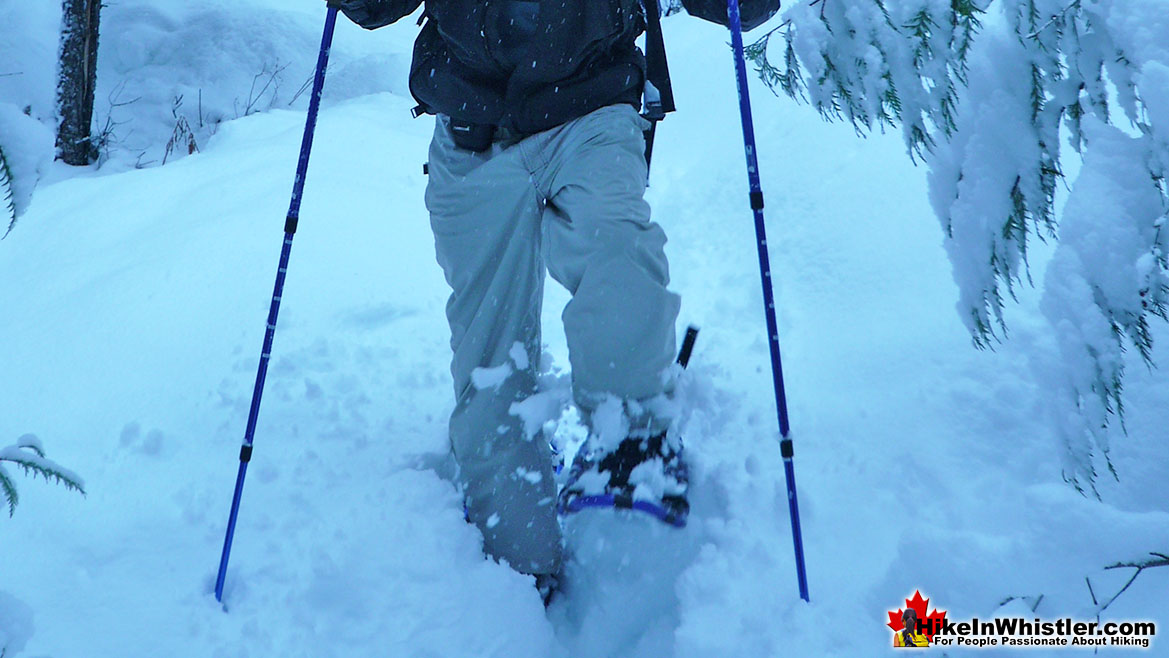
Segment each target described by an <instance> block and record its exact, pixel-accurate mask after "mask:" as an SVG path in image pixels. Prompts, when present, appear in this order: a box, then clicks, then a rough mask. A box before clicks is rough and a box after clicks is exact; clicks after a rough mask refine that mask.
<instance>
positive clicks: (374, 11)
mask: <svg viewBox="0 0 1169 658" xmlns="http://www.w3.org/2000/svg"><path fill="white" fill-rule="evenodd" d="M338 4H339V5H340V6H341V11H342V12H344V13H345V15H346V16H347V17H348V18H349V20H351V21H353V22H354V23H357V24H358V25H360V26H361V27H364V28H365V29H367V30H375V29H377V28H379V27H384V26H386V25H389V24H390V23H393V22H394V21H396V20H398V19H399V18H402V17H403V16H409V15H410V14H412V13H414V10H415V9H417V8H418V5H420V4H422V0H340V2H338Z"/></svg>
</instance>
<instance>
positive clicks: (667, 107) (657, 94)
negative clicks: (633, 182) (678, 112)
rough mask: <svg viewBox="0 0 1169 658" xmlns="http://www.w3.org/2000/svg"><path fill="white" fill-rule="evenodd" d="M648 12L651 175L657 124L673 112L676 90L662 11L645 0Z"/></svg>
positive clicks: (647, 103)
mask: <svg viewBox="0 0 1169 658" xmlns="http://www.w3.org/2000/svg"><path fill="white" fill-rule="evenodd" d="M644 1H645V4H644V5H643V7H642V8H643V9H644V11H645V78H646V90H645V110H644V111H643V112H642V116H643V117H645V118H646V119H647V120H648V121H649V130H646V131H645V164H646V170H647V175H648V170H649V164H650V162H651V161H652V159H653V149H654V135H655V134H656V133H657V127H658V121H661V120H662V119H664V118H666V114H667V113H669V112H673V111H674V110H675V109H676V108H675V107H674V89H673V87H672V86H671V84H670V65H669V64H668V63H667V62H666V42H665V40H664V39H663V38H662V10H661V7H659V6H658V0H644Z"/></svg>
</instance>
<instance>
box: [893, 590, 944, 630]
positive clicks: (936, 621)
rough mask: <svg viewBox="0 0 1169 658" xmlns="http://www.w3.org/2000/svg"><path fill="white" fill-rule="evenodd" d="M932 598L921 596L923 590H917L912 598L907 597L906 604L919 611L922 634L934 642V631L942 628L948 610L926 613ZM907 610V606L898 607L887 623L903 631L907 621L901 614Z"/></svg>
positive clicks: (935, 610)
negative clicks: (902, 618) (903, 619)
mask: <svg viewBox="0 0 1169 658" xmlns="http://www.w3.org/2000/svg"><path fill="white" fill-rule="evenodd" d="M929 604H930V600H929V599H923V598H922V597H921V591H920V590H918V591H915V592H914V593H913V598H912V599H905V605H906V607H908V608H912V609H913V611H914V612H916V613H917V618H918V620H919V621H920V622H921V624H920V626H919V627H920V628H921V633H922V635H925V636H926V638H927V639H928V640H929V641H930V642H933V640H934V633H935V632H936V631H938V630H939V629H941V627H942V624H944V623H945V622H946V611H945V610H937V609H934V611H933V612H931V613H929V614H928V615H927V614H926V609H927V608H928V607H929ZM904 612H905V608H898V609H897V612H890V613H889V623H888V624H886V625H887V626H888V627H889V628H892V629H893V631H894V632H895V633H899V632H901V631H902V630H903V629H904V628H905V622H904V621H902V620H901V615H902V614H903V613H904Z"/></svg>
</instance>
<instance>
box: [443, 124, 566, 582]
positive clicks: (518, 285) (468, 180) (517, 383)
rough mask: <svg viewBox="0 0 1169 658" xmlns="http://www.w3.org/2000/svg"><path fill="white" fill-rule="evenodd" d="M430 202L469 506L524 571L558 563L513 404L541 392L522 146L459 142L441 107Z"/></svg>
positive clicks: (543, 468) (456, 448) (529, 193)
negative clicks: (484, 382)
mask: <svg viewBox="0 0 1169 658" xmlns="http://www.w3.org/2000/svg"><path fill="white" fill-rule="evenodd" d="M426 206H427V209H428V210H429V211H430V221H431V227H432V228H433V230H434V240H435V252H436V255H437V258H438V262H439V264H440V265H441V266H442V269H443V272H444V273H445V275H446V280H447V283H449V284H450V286H451V290H452V292H451V296H450V299H449V300H448V302H447V319H448V321H449V323H450V328H451V349H452V351H453V352H454V356H453V359H452V362H451V374H452V376H453V378H454V385H455V399H456V404H455V409H454V412H453V413H452V414H451V420H450V435H451V447H452V451H453V453H454V456H455V461H456V463H457V464H458V468H459V474H458V479H459V482H460V484H461V485H462V487H463V490H464V495H465V496H466V503H467V513H468V516H469V518H470V520H471V521H472V522H473V523H475V525H477V526H478V527H479V529H480V530H481V531H482V532H483V538H484V547H485V549H486V551H487V553H488V554H490V555H492V556H494V557H496V558H500V559H504V560H506V561H507V562H508V563H510V564H511V565H512V567H514V568H515V569H517V570H519V571H522V572H525V573H552V572H555V571H556V570H557V569H559V565H560V559H561V543H560V529H559V525H558V523H557V519H556V511H555V504H554V500H555V496H556V484H555V481H554V480H553V475H552V470H551V459H550V455H549V454H548V450H547V446H545V445H543V442H541V441H538V440H528V439H525V438H524V435H523V431H522V427H521V425H520V423H519V421H518V419H517V418H516V417H515V416H512V415H510V414H509V413H508V409H509V407H510V406H511V404H512V403H513V402H515V401H517V400H520V399H523V398H525V397H527V396H529V395H531V394H532V392H533V391H534V387H535V377H534V368H535V367H536V366H537V365H538V363H539V353H540V327H539V322H540V303H541V300H542V296H543V280H544V266H543V263H542V261H541V255H540V213H541V209H542V199H541V195H540V194H539V193H538V192H537V191H536V189H535V187H534V186H533V184H532V181H531V176H530V174H529V171H528V170H527V169H526V168H525V166H524V163H523V159H522V158H521V157H519V154H518V152H517V149H516V148H515V147H512V148H509V149H503V148H501V147H499V146H498V145H497V146H495V147H493V149H492V150H491V151H487V152H484V153H473V152H470V151H466V150H462V149H458V148H456V147H455V146H454V143H453V141H452V139H451V135H450V130H449V127H448V124H447V122H446V120H445V118H443V117H439V119H438V121H437V124H436V129H435V134H434V139H433V141H432V143H431V147H430V179H429V183H428V185H427V189H426ZM517 345H518V346H519V347H518V348H517V347H516V346H517ZM517 355H518V356H519V358H518V359H517V358H516V356H517ZM517 361H518V362H519V363H518V366H517ZM525 362H526V363H525ZM504 364H511V366H512V367H513V368H514V370H515V372H514V373H513V374H512V375H511V376H509V377H507V378H506V379H505V380H504V381H502V383H499V385H498V386H490V387H487V388H484V389H482V390H480V389H477V388H476V387H475V385H474V383H473V382H472V372H473V371H474V370H475V369H476V368H494V367H498V366H501V365H504Z"/></svg>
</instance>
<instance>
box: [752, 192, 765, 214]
mask: <svg viewBox="0 0 1169 658" xmlns="http://www.w3.org/2000/svg"><path fill="white" fill-rule="evenodd" d="M751 210H763V192H762V191H755V192H752V193H751Z"/></svg>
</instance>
